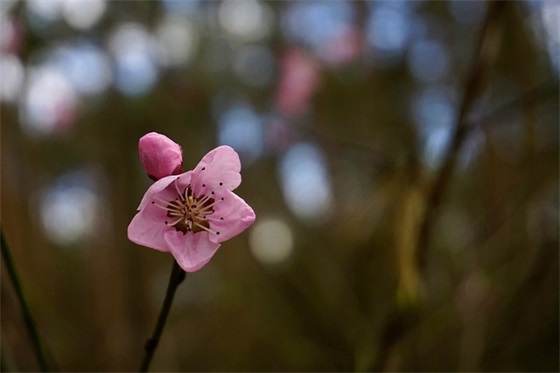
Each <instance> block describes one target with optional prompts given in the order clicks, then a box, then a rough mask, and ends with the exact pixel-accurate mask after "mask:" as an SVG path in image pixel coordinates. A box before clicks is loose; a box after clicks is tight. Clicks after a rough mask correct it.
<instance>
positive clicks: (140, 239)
mask: <svg viewBox="0 0 560 373" xmlns="http://www.w3.org/2000/svg"><path fill="white" fill-rule="evenodd" d="M167 219H168V218H167V216H166V213H165V211H164V210H163V209H161V208H159V207H157V206H155V205H152V204H148V205H146V207H145V208H144V209H142V210H141V211H140V212H139V213H138V214H136V216H134V218H133V219H132V221H131V222H130V224H129V226H128V239H129V240H131V241H132V242H134V243H136V244H138V245H142V246H146V247H150V248H152V249H156V250H159V251H163V252H169V247H168V245H167V242H166V241H165V239H164V235H165V232H166V231H169V230H170V229H172V230H175V229H174V228H171V227H168V226H167V225H165V220H167Z"/></svg>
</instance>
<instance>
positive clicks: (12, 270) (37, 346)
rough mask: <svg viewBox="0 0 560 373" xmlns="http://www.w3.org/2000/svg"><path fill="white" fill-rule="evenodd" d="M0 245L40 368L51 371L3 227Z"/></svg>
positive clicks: (0, 233)
mask: <svg viewBox="0 0 560 373" xmlns="http://www.w3.org/2000/svg"><path fill="white" fill-rule="evenodd" d="M0 246H1V247H2V256H3V258H4V264H5V265H6V269H7V270H8V275H9V276H10V280H11V281H12V284H13V286H14V290H15V292H16V297H17V299H18V302H19V304H20V307H21V312H22V314H23V320H24V322H25V326H26V328H27V332H28V333H29V337H30V338H31V342H32V343H33V349H34V350H35V356H36V357H37V362H38V363H39V368H40V370H41V371H42V372H49V371H50V370H49V368H48V365H47V361H46V359H45V355H44V353H43V348H42V346H41V341H40V339H39V333H37V327H36V326H35V322H34V321H33V317H32V316H31V312H30V311H29V306H28V305H27V301H26V300H25V295H24V294H23V289H22V286H21V283H20V281H19V277H18V274H17V271H16V267H15V264H14V260H13V258H12V253H11V252H10V248H9V246H8V242H7V241H6V237H4V230H2V229H0Z"/></svg>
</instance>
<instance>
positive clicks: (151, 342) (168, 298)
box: [139, 261, 186, 372]
mask: <svg viewBox="0 0 560 373" xmlns="http://www.w3.org/2000/svg"><path fill="white" fill-rule="evenodd" d="M185 276H186V273H185V271H183V269H182V268H181V267H180V266H179V264H177V262H176V261H173V268H172V269H171V275H170V276H169V283H168V284H167V292H166V294H165V299H164V300H163V305H162V307H161V311H160V313H159V316H158V320H157V323H156V326H155V328H154V331H153V333H152V336H151V337H150V338H149V339H148V340H147V341H146V345H145V346H144V350H145V352H146V353H145V355H144V359H143V360H142V365H141V366H140V369H139V372H147V371H148V368H149V366H150V362H151V361H152V357H153V356H154V352H155V351H156V348H157V346H158V343H159V339H160V337H161V333H162V332H163V328H164V326H165V321H166V320H167V315H169V310H170V309H171V304H172V303H173V297H174V296H175V290H177V287H178V286H179V285H180V284H181V282H183V280H184V279H185Z"/></svg>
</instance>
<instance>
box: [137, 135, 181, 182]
mask: <svg viewBox="0 0 560 373" xmlns="http://www.w3.org/2000/svg"><path fill="white" fill-rule="evenodd" d="M138 149H139V151H140V161H141V162H142V166H144V170H145V171H146V173H147V174H148V176H149V177H150V179H152V180H154V181H156V180H159V179H161V178H163V177H166V176H169V175H178V174H180V173H181V168H182V166H183V152H182V150H181V146H180V145H179V144H177V143H175V142H174V141H172V140H171V139H169V138H168V137H167V136H164V135H161V134H159V133H157V132H150V133H148V134H146V135H144V136H142V138H140V141H139V142H138Z"/></svg>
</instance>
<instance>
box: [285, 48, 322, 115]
mask: <svg viewBox="0 0 560 373" xmlns="http://www.w3.org/2000/svg"><path fill="white" fill-rule="evenodd" d="M280 70H281V71H280V81H279V83H278V90H277V92H276V104H277V106H278V108H279V109H280V110H281V111H282V112H283V113H284V114H287V115H290V116H297V115H298V114H301V113H302V112H303V110H305V109H306V108H307V106H308V105H309V102H310V101H311V98H312V95H313V93H315V90H316V88H317V85H318V83H319V65H318V63H317V62H316V61H315V60H314V59H313V57H312V56H311V55H309V54H307V53H306V52H305V51H303V50H301V49H298V48H294V49H291V50H289V51H288V53H287V54H286V56H284V58H283V59H282V62H281V67H280Z"/></svg>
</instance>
